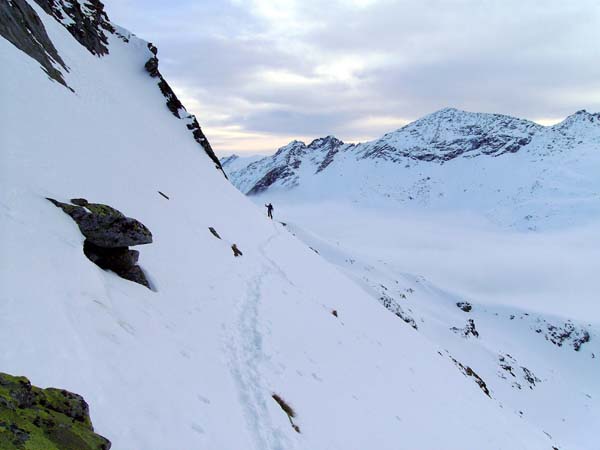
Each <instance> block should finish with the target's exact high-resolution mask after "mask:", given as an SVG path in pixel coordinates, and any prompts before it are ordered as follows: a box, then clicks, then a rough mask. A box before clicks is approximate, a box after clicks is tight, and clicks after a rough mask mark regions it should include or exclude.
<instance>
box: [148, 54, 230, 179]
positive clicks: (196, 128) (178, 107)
mask: <svg viewBox="0 0 600 450" xmlns="http://www.w3.org/2000/svg"><path fill="white" fill-rule="evenodd" d="M148 49H149V50H150V51H151V52H152V54H153V55H154V56H152V57H151V58H150V59H149V60H148V61H146V65H145V67H146V71H147V72H148V73H149V74H150V76H151V77H152V78H158V79H159V82H158V87H159V88H160V91H161V92H162V94H163V95H164V96H165V98H166V99H167V108H169V111H171V113H173V115H174V116H175V117H177V118H178V119H183V120H185V122H186V126H187V128H188V130H190V131H191V132H192V135H193V136H194V139H195V140H196V142H197V143H198V144H200V145H201V146H202V148H203V149H204V151H205V152H206V154H207V155H208V157H209V158H210V159H211V160H212V161H213V162H214V163H215V166H216V167H217V169H219V170H220V171H222V172H223V175H225V178H227V175H226V174H225V172H224V171H223V167H221V162H220V161H219V158H217V155H215V152H214V151H213V149H212V147H211V146H210V142H208V139H206V136H205V135H204V132H203V131H202V128H200V124H199V123H198V120H197V119H196V116H194V115H193V114H190V113H188V112H187V111H186V109H185V107H184V106H183V104H182V103H181V101H179V99H178V98H177V95H175V92H173V89H171V86H169V83H167V80H165V79H164V77H163V76H162V75H161V73H160V71H159V70H158V57H157V56H156V55H157V54H158V49H157V48H156V47H155V46H154V45H152V44H151V43H148Z"/></svg>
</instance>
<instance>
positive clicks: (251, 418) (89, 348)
mask: <svg viewBox="0 0 600 450" xmlns="http://www.w3.org/2000/svg"><path fill="white" fill-rule="evenodd" d="M90 2H91V3H94V2H92V1H91V0H90ZM29 3H30V5H31V6H32V7H33V8H34V10H35V11H36V13H37V14H38V15H39V17H40V18H41V20H42V22H43V24H44V26H45V28H46V31H47V33H48V36H49V37H50V39H51V40H52V42H53V43H54V46H55V47H56V49H57V51H58V53H59V54H60V56H61V57H62V59H63V60H64V62H65V63H66V65H67V66H68V68H69V71H68V72H65V73H63V75H64V78H65V81H66V83H67V84H68V86H69V87H71V88H72V89H73V90H74V92H71V91H70V90H68V89H67V88H66V87H65V86H63V85H61V84H59V83H58V82H55V81H52V80H51V79H49V78H48V76H47V75H46V74H45V73H44V72H43V71H42V70H41V69H40V67H39V64H38V63H37V62H36V61H35V60H33V59H32V58H30V57H29V56H28V55H26V54H25V53H23V52H21V51H20V50H18V49H17V48H16V47H15V46H13V45H12V44H11V43H9V42H8V41H7V40H5V39H0V80H1V81H2V101H1V102H0V124H1V125H0V127H1V133H0V151H1V155H0V163H1V164H0V236H1V238H0V239H1V241H0V246H1V248H2V252H1V256H0V258H1V260H0V261H1V270H0V286H1V288H0V342H1V343H2V344H1V345H2V350H1V351H0V371H2V372H6V373H11V374H14V375H25V376H27V377H28V378H29V379H30V380H31V381H32V383H33V384H35V385H37V386H42V387H46V386H56V387H60V388H64V389H67V390H70V391H73V392H76V393H78V394H81V395H83V396H84V398H85V399H86V400H87V401H88V403H89V405H90V413H91V419H92V421H93V424H94V428H95V430H96V431H97V432H98V433H99V434H101V435H103V436H105V437H107V438H108V439H109V440H110V441H111V442H112V448H113V449H116V450H133V449H144V450H182V449H190V450H191V449H219V450H237V449H256V450H283V449H285V450H288V449H310V450H366V449H378V450H385V449H390V450H400V449H406V450H414V449H441V448H443V449H456V450H465V449H473V450H480V449H486V450H487V449H528V450H529V449H532V450H535V449H540V450H541V449H543V450H550V449H552V447H556V448H560V449H592V448H594V447H595V446H596V445H597V440H596V439H595V433H594V425H595V424H597V423H598V418H599V417H600V416H599V413H598V398H599V397H600V392H599V389H598V381H597V380H598V377H597V370H598V365H597V361H598V359H597V358H595V357H594V356H593V355H596V356H598V355H600V348H599V347H598V329H597V327H596V325H594V324H590V325H589V326H588V324H587V323H584V324H583V325H581V324H580V323H579V322H578V323H577V332H576V333H575V332H571V334H570V335H569V337H568V338H565V339H564V340H563V342H561V343H562V344H563V345H562V346H561V347H558V346H557V345H556V344H553V343H552V342H549V341H548V340H546V339H545V338H544V336H543V335H542V334H544V335H545V334H547V333H549V332H551V330H549V329H548V327H547V324H546V322H536V321H535V320H536V319H537V317H538V316H536V317H535V318H528V319H525V318H523V319H521V318H520V317H519V318H518V319H517V318H515V319H514V320H511V319H510V318H509V317H506V316H509V315H510V314H512V312H511V311H513V310H512V309H510V310H509V309H507V310H506V311H501V310H500V309H498V308H495V309H492V308H491V307H484V306H481V305H480V304H479V303H478V302H477V301H475V300H474V299H473V300H472V302H473V308H474V309H473V313H472V314H473V316H472V317H473V318H474V322H475V325H476V326H477V329H478V330H480V339H479V340H475V339H478V338H474V337H473V336H466V337H465V336H461V335H460V333H461V331H460V330H458V331H450V330H447V329H446V327H447V325H448V324H452V325H453V326H456V327H464V326H465V323H466V319H467V318H468V317H470V316H468V314H467V313H465V312H464V311H462V310H460V309H458V308H457V307H456V306H455V305H453V304H452V303H451V302H454V300H455V299H458V297H457V296H455V295H454V294H450V293H448V292H447V291H445V290H442V289H438V288H435V287H434V286H433V285H432V284H430V283H429V282H426V281H420V278H418V277H415V276H412V275H409V274H401V273H399V272H398V271H397V270H396V268H392V269H390V271H389V273H388V272H385V271H384V265H382V264H383V263H377V264H376V265H375V266H374V269H373V276H372V277H369V278H368V280H361V279H359V278H360V277H361V274H363V273H364V268H363V267H361V268H360V269H357V271H356V272H354V271H353V270H352V269H346V268H344V267H342V265H343V263H342V259H344V258H346V253H345V252H347V251H349V250H348V249H347V248H343V249H341V250H339V251H337V250H336V247H335V246H334V245H332V244H331V242H329V241H328V240H325V241H323V242H324V244H323V245H319V248H320V250H321V251H322V252H323V254H320V255H319V254H316V253H315V252H314V251H313V250H311V249H310V248H309V247H308V246H307V245H306V244H305V243H304V242H303V240H305V241H307V242H312V239H313V238H312V237H310V236H308V234H307V235H306V236H304V235H303V236H300V233H301V232H302V227H300V226H298V229H297V230H296V229H295V228H294V226H293V224H290V225H288V226H287V227H286V226H284V225H282V224H280V223H278V222H273V221H270V220H268V219H267V218H266V217H265V216H264V215H263V214H262V211H259V210H258V209H257V207H256V206H255V205H254V204H253V203H252V202H251V201H250V200H248V199H247V198H245V197H244V195H242V194H241V193H240V192H239V191H238V190H236V188H235V187H234V186H232V185H231V184H230V183H229V182H228V181H227V180H226V179H225V177H224V176H223V174H222V173H221V172H220V171H218V170H216V169H215V164H214V162H213V161H211V160H210V159H209V157H208V156H207V155H206V153H205V152H204V151H203V149H202V147H201V146H199V145H198V143H197V142H196V141H195V140H194V138H193V137H192V135H191V133H190V132H189V130H188V129H187V127H186V121H184V120H178V119H177V118H175V117H174V116H173V114H172V113H171V112H170V111H169V109H168V108H167V106H166V105H165V98H164V97H163V95H162V94H161V91H160V89H159V88H158V86H157V82H158V80H157V79H156V78H151V77H150V76H149V75H148V73H147V71H146V69H145V68H144V65H145V64H146V62H147V61H148V60H149V59H150V58H151V57H152V56H153V55H152V53H151V51H150V50H149V49H148V46H147V43H146V42H144V41H142V40H140V39H138V38H136V37H135V36H133V35H129V33H128V32H126V31H125V30H123V29H121V28H117V30H118V33H119V34H120V35H121V37H120V36H119V35H118V34H113V33H108V34H107V37H108V49H109V54H107V55H105V56H102V57H98V56H94V55H92V54H91V53H90V52H89V51H88V50H87V49H86V48H85V47H83V46H82V45H80V44H79V43H78V42H77V41H76V40H75V39H74V38H73V37H72V35H71V34H70V33H69V32H68V31H67V30H66V29H65V27H64V26H63V24H62V23H61V22H59V21H58V20H55V19H54V18H53V17H51V16H50V15H48V14H46V13H45V12H44V10H43V9H42V8H41V7H39V6H38V4H37V3H35V2H33V1H30V2H29ZM11 6H12V3H11ZM65 23H70V22H69V21H68V20H67V19H65ZM123 36H124V37H125V38H126V39H123ZM125 41H127V42H125ZM159 56H160V55H159ZM199 119H200V122H202V120H201V119H202V118H201V117H200V118H199ZM158 191H161V192H162V193H164V194H166V195H167V196H168V197H169V199H166V198H164V197H163V196H161V195H160V194H159V193H158ZM46 197H52V198H55V199H57V200H59V201H68V200H69V199H71V198H74V197H84V198H86V199H88V200H89V201H91V202H99V203H104V204H108V205H111V206H112V207H114V208H117V209H119V210H120V211H122V212H123V213H125V214H126V215H127V216H130V217H133V218H135V219H137V220H139V221H141V222H142V223H143V224H144V225H146V226H147V227H148V228H149V229H150V230H151V231H152V234H153V238H154V242H153V243H151V244H148V245H144V246H140V247H138V249H139V251H140V260H139V261H140V265H141V267H142V268H143V269H144V271H145V272H146V274H147V276H148V278H149V279H150V282H151V284H152V286H153V287H154V290H149V289H147V288H145V287H143V286H141V285H138V284H135V283H132V282H129V281H126V280H123V279H121V278H119V277H118V276H116V275H115V274H114V273H112V272H107V271H103V270H101V269H100V268H99V267H97V266H96V265H94V264H93V263H92V262H90V261H89V260H88V259H87V258H86V257H85V256H84V254H83V252H82V244H83V236H82V234H81V233H80V231H79V229H78V228H77V226H76V225H75V223H74V222H73V221H72V220H71V219H70V218H69V217H68V216H67V215H65V214H63V213H62V212H61V211H60V210H59V209H58V208H56V207H55V206H53V205H52V204H51V203H50V202H48V201H47V200H46V199H45V198H46ZM275 206H276V208H278V204H276V205H275ZM278 211H279V210H278V209H276V211H275V212H276V214H278ZM208 227H214V228H215V230H216V231H217V232H218V234H219V235H220V236H221V238H222V239H217V238H216V237H215V236H213V235H212V234H211V233H210V232H209V230H208ZM296 231H297V234H298V235H299V237H300V238H301V239H298V238H297V237H294V236H293V232H296ZM369 231H370V232H377V231H376V230H369ZM234 243H235V244H237V246H238V247H239V249H240V250H241V251H242V252H243V256H241V257H238V258H235V257H234V256H233V253H232V250H231V245H232V244H234ZM328 249H331V250H328ZM336 252H337V253H336ZM329 253H331V254H329ZM369 256H372V254H369ZM366 261H367V260H365V262H366ZM361 264H362V261H361ZM406 264H408V262H406ZM395 281H397V282H398V283H397V284H396V283H395ZM376 283H379V284H386V287H387V288H388V289H389V290H390V291H391V290H392V289H393V290H394V293H393V294H390V297H394V296H396V295H397V293H396V291H398V292H399V290H405V291H406V290H407V289H413V291H414V295H412V296H408V295H407V296H406V300H407V302H409V303H408V305H410V306H406V305H403V304H401V305H400V306H401V308H402V309H403V310H404V309H406V311H407V312H408V313H410V314H411V316H414V317H413V318H414V320H415V322H416V324H417V325H418V330H415V329H414V328H413V327H412V326H411V325H410V324H409V323H406V322H405V320H403V319H401V318H399V317H398V316H397V315H395V314H391V313H390V312H389V311H388V310H387V309H386V308H385V307H383V306H382V305H381V303H380V302H378V301H376V299H374V298H373V293H374V289H383V288H380V287H376ZM392 283H394V284H392ZM406 292H408V291H406ZM461 298H462V297H461ZM393 300H394V302H396V299H393ZM469 300H470V301H471V299H469ZM421 302H422V303H423V307H422V310H419V311H417V310H416V305H417V303H421ZM413 307H414V309H415V311H414V312H413V311H410V309H409V308H411V309H412V308H413ZM524 309H525V308H524ZM334 311H335V314H333V312H334ZM495 313H498V314H499V316H500V315H502V319H503V320H502V322H501V323H500V319H499V318H497V316H495V315H494V314H495ZM522 314H524V313H522ZM522 314H521V315H522ZM539 317H541V319H540V320H546V321H551V323H552V324H556V325H560V326H564V321H562V319H560V320H559V319H555V318H553V317H549V316H547V315H544V316H539ZM536 326H543V327H545V328H544V331H543V333H542V334H538V333H537V332H536V331H535V330H531V328H532V327H536ZM581 326H583V327H585V330H586V331H587V332H588V333H589V337H590V338H591V339H590V341H589V342H585V343H582V344H580V345H581V348H580V350H579V351H575V348H574V345H575V341H576V340H577V339H579V338H580V337H581V336H582V335H581V334H580V328H581ZM484 333H485V334H484ZM559 334H560V333H559ZM524 343H526V344H524ZM500 353H502V355H505V356H504V357H505V361H508V362H507V363H506V364H509V363H510V365H511V367H514V370H513V371H514V372H515V378H516V380H511V378H512V375H510V374H509V373H508V369H502V368H498V367H499V366H498V361H499V360H498V355H499V354H500ZM507 354H510V355H511V357H510V358H514V359H515V360H518V362H512V359H510V358H509V357H508V356H507ZM593 358H594V359H593ZM492 361H493V362H494V364H496V366H494V367H496V369H497V370H492V369H491V367H492ZM506 364H505V365H506ZM521 366H525V367H527V368H528V369H530V370H531V371H532V372H533V373H534V374H535V376H530V379H533V380H534V383H535V386H534V387H533V388H531V389H530V387H529V385H530V384H531V383H530V382H529V381H527V380H525V381H523V380H524V379H525V378H526V376H527V372H525V371H524V369H522V368H521ZM497 371H503V372H504V373H505V377H506V379H507V380H502V379H501V378H500V377H498V375H497V373H496V372H497ZM503 372H501V373H503ZM517 377H518V378H517ZM535 377H537V379H539V380H540V381H535V380H536V378H535ZM480 381H481V382H483V383H484V384H485V385H486V386H489V388H487V389H488V393H486V392H484V389H483V387H482V385H481V383H480ZM513 381H514V382H518V383H519V384H520V385H521V389H518V388H516V387H514V386H513V385H512V384H511V382H513ZM274 394H277V395H279V396H280V397H281V398H282V399H283V400H284V401H285V402H286V403H287V404H289V405H290V406H291V407H292V408H293V410H294V412H295V417H294V418H293V424H294V425H296V426H297V427H298V430H295V429H294V428H293V427H292V423H291V422H292V421H291V420H290V419H289V418H288V415H287V414H286V413H285V412H284V410H283V409H282V408H281V407H280V406H279V404H278V403H277V402H276V401H275V400H274V399H273V397H272V396H273V395H274ZM522 396H523V397H526V398H522ZM520 407H522V410H520V411H519V410H517V409H518V408H520ZM565 408H567V409H565ZM557 411H558V412H560V414H557Z"/></svg>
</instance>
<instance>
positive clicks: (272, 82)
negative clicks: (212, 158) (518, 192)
mask: <svg viewBox="0 0 600 450" xmlns="http://www.w3.org/2000/svg"><path fill="white" fill-rule="evenodd" d="M105 4H106V9H107V14H108V16H109V18H110V19H111V20H112V21H113V22H115V23H116V24H119V25H121V26H123V27H125V28H127V29H129V30H130V31H132V32H133V33H134V34H136V35H138V36H140V37H141V38H143V39H145V40H148V41H150V42H153V43H154V44H155V45H156V46H157V47H158V49H159V53H158V57H159V59H160V63H161V71H162V72H163V73H164V75H165V77H166V78H167V79H169V81H170V84H171V85H172V87H173V89H174V90H175V92H176V93H177V95H178V96H179V97H180V99H181V100H182V102H183V104H184V105H185V106H186V108H187V109H188V110H189V111H190V112H191V113H193V114H195V115H196V116H197V117H198V121H199V122H200V125H201V126H202V128H203V130H204V132H205V133H206V135H207V137H208V139H209V141H210V142H211V144H212V146H213V148H214V149H215V151H216V152H217V153H218V154H219V155H224V154H234V153H235V154H245V155H249V154H264V155H267V154H271V153H273V152H275V151H276V150H277V149H278V148H280V147H282V146H284V145H286V144H287V143H289V142H290V141H292V140H294V139H296V140H301V141H304V142H310V141H311V140H313V139H315V138H318V137H320V136H326V135H335V136H336V137H338V138H340V139H341V140H343V141H344V142H364V141H369V140H373V139H376V138H378V137H380V136H381V135H383V134H385V133H386V132H389V131H392V130H395V129H397V128H400V127H402V126H404V125H406V124H408V123H410V122H412V121H414V120H417V119H419V118H420V117H422V116H424V115H426V114H429V113H431V112H433V111H436V110H439V109H442V108H443V107H445V106H446V105H452V106H453V107H456V108H458V109H461V110H468V111H474V112H489V113H498V114H506V115H510V116H514V117H519V118H524V119H527V120H531V121H533V122H536V123H539V124H541V125H552V124H555V123H558V122H560V121H562V120H563V119H564V118H565V117H567V116H568V115H570V114H572V113H573V112H575V111H577V110H581V109H587V110H588V111H600V81H598V80H600V62H599V61H600V50H599V49H598V48H597V46H595V45H594V43H595V42H598V39H599V38H600V28H599V27H597V23H598V22H599V21H600V5H598V4H596V3H594V2H593V1H591V0H585V1H581V2H578V3H577V4H564V3H563V2H560V1H558V0H552V1H549V2H545V3H544V4H543V5H540V4H533V3H529V4H522V3H521V2H517V1H516V0H515V1H513V0H511V1H509V2H508V3H507V2H502V3H494V2H488V3H486V4H482V3H480V2H476V1H474V0H464V1H454V2H450V3H441V2H438V1H432V2H429V3H427V4H422V3H418V2H410V1H389V0H353V1H338V2H333V3H332V4H331V5H329V6H328V8H326V9H324V8H322V5H320V4H319V2H314V1H308V2H299V1H297V0H286V1H285V2H284V3H283V4H278V5H277V6H276V5H274V4H272V3H271V2H268V1H266V0H236V1H228V2H207V3H204V4H202V5H197V4H194V2H192V1H191V0H184V1H181V2H178V3H177V4H176V5H173V4H168V5H165V4H164V3H163V2H159V1H154V0H153V1H150V2H148V1H145V2H142V1H141V0H106V1H105ZM340 24H343V26H340Z"/></svg>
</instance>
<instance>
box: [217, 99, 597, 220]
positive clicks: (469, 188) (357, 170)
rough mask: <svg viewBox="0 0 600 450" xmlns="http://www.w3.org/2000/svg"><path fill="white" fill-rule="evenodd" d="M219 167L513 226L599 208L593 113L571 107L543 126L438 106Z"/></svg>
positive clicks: (242, 183) (303, 196)
mask: <svg viewBox="0 0 600 450" xmlns="http://www.w3.org/2000/svg"><path fill="white" fill-rule="evenodd" d="M225 170H226V171H227V172H228V174H229V177H230V179H231V180H232V182H233V183H234V184H235V185H236V186H237V187H238V188H239V189H240V190H241V191H242V192H244V193H248V194H250V195H256V194H260V193H268V194H269V195H273V194H276V193H278V192H284V193H286V197H289V198H294V199H297V200H298V201H314V200H323V199H326V200H328V201H334V202H335V201H336V200H351V201H353V202H355V203H357V204H361V205H367V206H369V205H373V204H379V205H382V206H383V207H385V208H387V209H402V210H407V211H440V210H444V211H458V212H468V213H474V214H477V215H484V216H485V217H487V218H488V219H489V220H491V221H492V222H494V223H497V224H499V225H502V226H504V227H510V228H515V229H518V230H536V229H553V228H554V229H555V228H562V227H566V226H573V225H582V224H586V223H589V222H590V221H593V220H596V219H598V218H600V178H599V177H598V176H597V174H598V173H599V171H600V115H599V114H591V113H588V112H586V111H578V112H577V113H575V114H573V115H572V116H569V117H568V118H567V119H565V120H564V121H563V122H561V123H560V124H557V125H554V126H552V127H543V126H541V125H537V124H535V123H533V122H529V121H526V120H521V119H516V118H513V117H509V116H503V115H499V114H482V113H469V112H465V111H459V110H456V109H452V108H447V109H443V110H441V111H438V112H435V113H433V114H430V115H429V116H426V117H424V118H422V119H419V120H417V121H415V122H413V123H411V124H408V125H406V126H405V127H403V128H400V129H398V130H396V131H394V132H391V133H388V134H386V135H385V136H383V137H382V138H380V139H378V140H375V141H371V142H366V143H362V144H357V145H354V144H344V143H342V142H341V141H339V140H337V139H335V138H334V137H332V136H328V137H326V138H321V139H317V140H315V141H313V142H312V143H310V144H309V145H305V144H304V143H302V142H298V141H294V142H291V143H290V144H288V145H287V146H285V147H282V148H280V149H279V150H278V151H277V152H276V153H275V154H274V155H273V156H270V157H265V158H264V159H262V160H260V161H256V162H252V163H249V164H248V165H247V166H246V167H242V168H240V167H239V165H238V166H236V167H231V168H230V169H227V168H226V169H225ZM288 191H289V192H288ZM288 194H289V195H288Z"/></svg>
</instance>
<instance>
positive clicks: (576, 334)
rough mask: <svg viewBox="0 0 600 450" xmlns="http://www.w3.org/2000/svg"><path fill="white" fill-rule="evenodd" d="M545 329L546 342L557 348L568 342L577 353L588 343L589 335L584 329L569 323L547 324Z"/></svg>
mask: <svg viewBox="0 0 600 450" xmlns="http://www.w3.org/2000/svg"><path fill="white" fill-rule="evenodd" d="M546 327H547V332H546V333H545V334H544V336H545V337H546V340H548V341H550V342H552V343H553V344H554V345H556V346H558V347H562V345H563V343H565V342H568V343H571V345H572V346H573V349H574V350H575V351H576V352H578V351H579V350H580V349H581V346H582V345H583V344H585V343H586V342H589V341H590V333H589V332H588V331H587V330H585V329H584V328H579V327H576V326H575V325H573V323H571V322H570V321H567V322H565V323H563V324H560V325H553V324H550V323H548V324H546ZM540 333H541V331H540Z"/></svg>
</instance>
